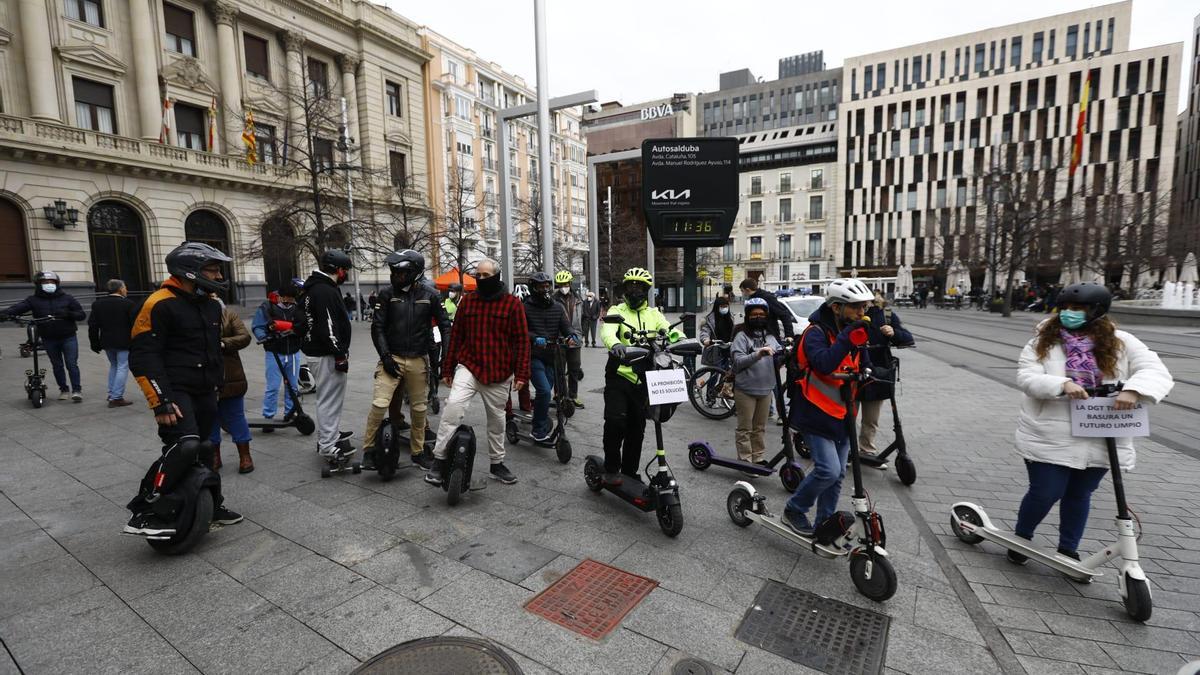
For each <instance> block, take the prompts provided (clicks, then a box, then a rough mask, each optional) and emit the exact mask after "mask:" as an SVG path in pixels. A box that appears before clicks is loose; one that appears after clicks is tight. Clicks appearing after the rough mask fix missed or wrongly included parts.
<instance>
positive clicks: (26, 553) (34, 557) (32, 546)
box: [0, 529, 66, 571]
mask: <svg viewBox="0 0 1200 675" xmlns="http://www.w3.org/2000/svg"><path fill="white" fill-rule="evenodd" d="M4 542H5V543H4V548H2V549H0V571H3V570H7V569H10V568H14V567H23V566H25V565H31V564H33V563H37V562H41V561H43V560H49V559H50V558H56V557H58V556H60V555H64V554H65V553H66V550H64V549H63V547H62V546H60V545H59V544H58V542H56V541H54V539H53V538H51V537H50V535H48V534H46V533H45V532H43V531H42V530H40V529H29V530H26V531H24V532H20V533H14V534H11V535H6V536H5V537H4Z"/></svg>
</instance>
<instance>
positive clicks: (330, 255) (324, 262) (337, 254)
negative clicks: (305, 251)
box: [317, 248, 354, 274]
mask: <svg viewBox="0 0 1200 675" xmlns="http://www.w3.org/2000/svg"><path fill="white" fill-rule="evenodd" d="M317 269H319V270H321V271H322V272H324V273H326V274H337V271H338V270H352V269H354V262H353V261H351V260H350V254H349V253H346V252H345V251H343V250H342V249H340V248H331V249H326V250H325V252H324V253H322V254H321V257H320V258H317Z"/></svg>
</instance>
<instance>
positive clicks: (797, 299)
mask: <svg viewBox="0 0 1200 675" xmlns="http://www.w3.org/2000/svg"><path fill="white" fill-rule="evenodd" d="M779 301H780V302H782V303H783V306H784V307H787V308H788V311H789V312H791V313H792V327H793V328H794V329H795V330H796V335H800V333H802V332H804V329H805V328H808V317H810V316H812V313H813V312H815V311H817V309H818V308H819V307H820V306H821V304H822V303H824V302H825V298H823V297H821V296H819V295H793V296H790V297H786V298H779Z"/></svg>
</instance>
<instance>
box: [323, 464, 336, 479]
mask: <svg viewBox="0 0 1200 675" xmlns="http://www.w3.org/2000/svg"><path fill="white" fill-rule="evenodd" d="M332 475H333V471H332V470H330V468H329V467H327V466H323V467H321V478H329V477H330V476H332Z"/></svg>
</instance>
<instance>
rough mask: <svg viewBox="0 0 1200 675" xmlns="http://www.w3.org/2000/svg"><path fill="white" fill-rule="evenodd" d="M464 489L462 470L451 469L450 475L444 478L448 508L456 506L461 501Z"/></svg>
mask: <svg viewBox="0 0 1200 675" xmlns="http://www.w3.org/2000/svg"><path fill="white" fill-rule="evenodd" d="M465 488H466V486H465V485H463V472H462V469H451V470H450V475H448V476H446V503H447V504H449V505H450V506H455V505H457V504H458V503H459V502H460V501H462V493H463V491H464V490H465Z"/></svg>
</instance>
